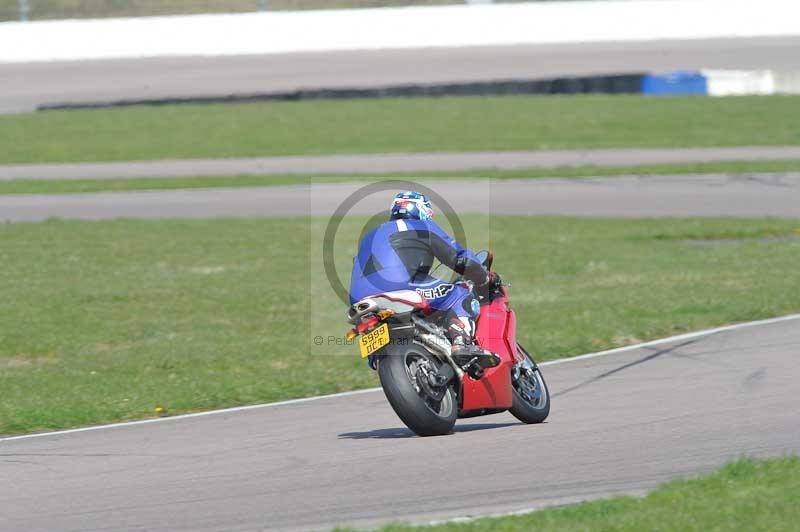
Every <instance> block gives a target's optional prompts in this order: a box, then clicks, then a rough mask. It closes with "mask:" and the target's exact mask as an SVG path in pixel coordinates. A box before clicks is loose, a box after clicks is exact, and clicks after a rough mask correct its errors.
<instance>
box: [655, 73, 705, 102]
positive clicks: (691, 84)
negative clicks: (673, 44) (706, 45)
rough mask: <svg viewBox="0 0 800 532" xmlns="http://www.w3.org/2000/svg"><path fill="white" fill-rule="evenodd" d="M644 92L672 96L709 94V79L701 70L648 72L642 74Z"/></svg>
mask: <svg viewBox="0 0 800 532" xmlns="http://www.w3.org/2000/svg"><path fill="white" fill-rule="evenodd" d="M642 94H648V95H651V96H670V95H688V94H698V95H707V94H708V80H707V79H706V77H705V76H704V75H703V74H701V73H700V72H694V71H691V70H679V71H677V72H670V73H668V74H648V75H645V76H642Z"/></svg>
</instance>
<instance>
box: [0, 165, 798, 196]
mask: <svg viewBox="0 0 800 532" xmlns="http://www.w3.org/2000/svg"><path fill="white" fill-rule="evenodd" d="M755 172H758V173H759V174H764V173H778V172H800V161H745V162H721V163H695V164H664V165H652V166H620V167H602V166H580V167H559V168H528V169H521V170H492V169H487V170H471V171H466V172H425V173H420V172H415V173H394V174H378V175H374V174H371V175H320V176H312V175H264V176H259V175H240V176H209V177H206V176H203V177H148V178H139V179H128V178H125V179H75V180H71V179H70V180H50V179H15V180H11V181H0V195H8V194H73V193H86V192H129V191H136V190H176V189H198V188H241V187H270V186H279V185H297V184H304V183H305V184H309V183H335V182H353V181H364V180H367V179H369V180H371V181H376V180H381V179H412V180H415V181H426V180H430V179H437V180H441V179H537V178H548V177H562V178H565V177H566V178H571V177H576V178H579V177H599V176H620V175H636V176H647V175H681V174H746V173H755Z"/></svg>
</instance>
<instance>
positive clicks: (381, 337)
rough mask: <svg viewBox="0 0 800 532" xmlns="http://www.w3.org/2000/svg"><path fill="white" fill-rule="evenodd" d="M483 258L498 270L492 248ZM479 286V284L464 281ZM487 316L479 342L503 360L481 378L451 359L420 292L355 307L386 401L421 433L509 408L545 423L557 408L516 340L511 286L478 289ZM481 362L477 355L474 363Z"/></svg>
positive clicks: (357, 327) (365, 353) (351, 318)
mask: <svg viewBox="0 0 800 532" xmlns="http://www.w3.org/2000/svg"><path fill="white" fill-rule="evenodd" d="M477 255H478V258H479V259H480V261H481V263H482V264H483V265H484V267H486V268H487V270H488V269H491V267H492V263H493V260H494V257H493V255H492V254H491V253H490V252H488V251H481V252H479V253H478V254H477ZM456 282H457V283H464V284H465V286H468V287H469V288H470V289H472V286H471V283H469V281H466V280H464V279H459V280H457V281H456ZM475 295H476V297H477V299H478V301H479V303H480V316H479V317H478V320H477V329H476V333H475V341H476V343H477V344H478V345H479V346H480V347H482V348H484V349H486V350H488V351H491V352H492V353H494V354H496V355H498V356H499V358H500V362H499V364H497V365H496V366H495V367H489V368H485V370H483V371H481V372H480V375H479V377H478V378H476V377H475V376H474V375H475V373H474V372H472V371H470V367H471V365H470V364H463V363H462V362H463V361H456V360H454V358H453V357H452V356H451V343H450V341H449V340H448V338H447V336H446V335H445V330H444V328H443V327H442V326H441V324H438V323H437V322H436V321H437V320H436V315H435V314H436V313H434V312H432V310H431V308H430V307H429V306H428V303H427V301H426V299H425V298H424V297H423V296H422V295H421V294H419V293H417V292H415V291H413V290H399V291H393V292H386V293H381V294H375V295H373V296H369V297H366V298H364V299H362V300H360V301H357V302H356V303H354V304H353V305H351V307H350V308H349V309H348V312H347V318H348V322H349V323H350V324H352V325H353V326H354V327H353V328H352V329H351V330H350V331H348V332H347V335H346V336H347V339H348V340H351V341H353V340H355V338H356V337H358V344H359V350H360V353H361V357H362V358H370V360H371V361H374V363H375V364H376V365H377V370H378V377H379V379H380V383H381V387H382V388H383V391H384V394H385V395H386V399H387V400H388V401H389V404H390V405H391V406H392V409H394V411H395V413H396V414H397V415H398V417H399V418H400V419H401V420H402V421H403V423H405V424H406V426H407V427H408V428H409V429H411V430H412V431H413V432H415V433H416V434H417V435H419V436H438V435H443V434H449V433H450V432H451V431H452V429H453V426H454V425H455V423H456V419H458V418H467V417H474V416H482V415H488V414H496V413H499V412H504V411H506V410H507V411H509V412H510V413H511V414H512V415H513V416H514V417H516V418H517V419H519V420H520V421H522V422H523V423H541V422H543V421H544V420H545V419H547V416H548V415H549V413H550V393H549V391H548V388H547V384H546V383H545V380H544V377H543V376H542V372H541V370H540V369H539V367H538V366H537V365H536V362H535V361H534V360H533V357H531V355H530V354H529V353H528V352H527V351H526V350H525V348H523V347H522V346H521V345H520V344H519V343H518V342H517V340H516V332H517V322H516V316H515V314H514V311H513V310H512V309H511V307H510V306H509V298H508V292H507V285H503V284H501V285H499V286H494V287H491V288H489V289H483V290H480V289H479V290H476V291H475ZM472 362H474V360H473V361H472Z"/></svg>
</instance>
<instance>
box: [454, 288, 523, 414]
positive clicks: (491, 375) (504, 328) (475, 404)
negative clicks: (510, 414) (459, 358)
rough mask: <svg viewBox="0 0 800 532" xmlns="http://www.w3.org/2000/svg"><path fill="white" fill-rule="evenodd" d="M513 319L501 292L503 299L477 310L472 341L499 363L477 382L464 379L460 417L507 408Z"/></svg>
mask: <svg viewBox="0 0 800 532" xmlns="http://www.w3.org/2000/svg"><path fill="white" fill-rule="evenodd" d="M516 335H517V319H516V316H515V315H514V311H513V310H511V308H510V307H509V306H508V296H507V295H506V293H505V289H503V297H498V298H497V299H495V300H494V301H493V302H492V303H491V304H489V305H484V306H482V307H481V315H480V317H479V318H478V330H477V332H476V334H475V338H476V340H477V342H478V344H479V345H480V346H481V347H483V348H484V349H487V350H489V351H491V352H493V353H496V354H498V355H499V356H500V358H501V359H502V362H501V363H500V365H499V366H497V367H495V368H489V369H487V370H486V374H485V375H484V376H483V378H482V379H480V380H477V381H476V380H474V379H473V378H472V377H470V376H469V375H464V379H463V380H462V385H463V388H464V393H463V395H462V396H463V398H464V404H463V405H462V407H461V411H462V414H463V413H465V412H468V411H471V410H482V409H485V408H491V409H495V408H496V409H505V408H510V407H511V402H512V391H511V390H512V388H511V367H512V366H513V365H514V364H515V363H516V362H517V357H518V354H517V337H516Z"/></svg>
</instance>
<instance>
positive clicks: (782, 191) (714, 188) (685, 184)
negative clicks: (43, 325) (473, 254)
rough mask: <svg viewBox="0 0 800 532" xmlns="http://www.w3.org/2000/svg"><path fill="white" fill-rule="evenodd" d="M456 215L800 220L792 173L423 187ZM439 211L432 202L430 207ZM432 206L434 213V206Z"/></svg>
mask: <svg viewBox="0 0 800 532" xmlns="http://www.w3.org/2000/svg"><path fill="white" fill-rule="evenodd" d="M422 183H423V184H424V185H425V186H426V187H430V189H432V190H433V191H434V192H436V193H438V194H440V195H441V196H442V197H443V198H445V199H446V201H448V202H449V203H450V205H451V206H452V208H453V210H454V211H455V212H457V213H459V214H464V213H483V214H491V215H511V214H518V215H565V216H616V217H670V216H672V217H679V216H745V217H762V216H780V217H795V218H800V174H767V175H764V176H758V175H738V176H737V175H730V176H729V175H697V176H692V175H685V176H649V177H604V178H591V179H527V180H498V181H487V180H479V179H474V180H449V181H422ZM365 184H366V182H362V183H333V184H331V183H328V184H315V185H308V184H305V185H295V186H276V187H261V188H230V189H197V190H168V191H153V192H101V193H92V194H54V195H6V196H0V221H4V222H23V221H28V222H36V221H42V220H46V219H47V218H51V217H57V218H67V219H81V220H102V219H112V218H213V217H242V216H308V215H312V216H330V215H332V214H333V213H334V210H335V209H336V208H338V207H339V205H341V204H342V202H344V201H345V199H346V198H347V197H348V196H350V195H351V194H355V193H357V192H358V191H359V190H360V189H361V188H362V187H364V186H365ZM381 186H383V187H385V188H384V190H382V191H375V193H371V194H370V195H368V196H366V197H365V198H364V199H363V200H361V201H360V202H358V203H357V204H356V205H355V206H354V207H353V209H352V210H351V211H349V213H350V214H370V215H371V214H375V213H378V212H382V211H384V210H385V209H386V205H388V204H389V202H390V199H391V197H392V196H393V195H394V194H395V193H396V191H397V189H398V188H412V187H413V188H420V187H419V186H418V185H417V184H410V183H407V182H389V181H387V182H382V183H381ZM434 204H435V205H437V201H436V200H435V201H434ZM437 207H439V206H438V205H437Z"/></svg>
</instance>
